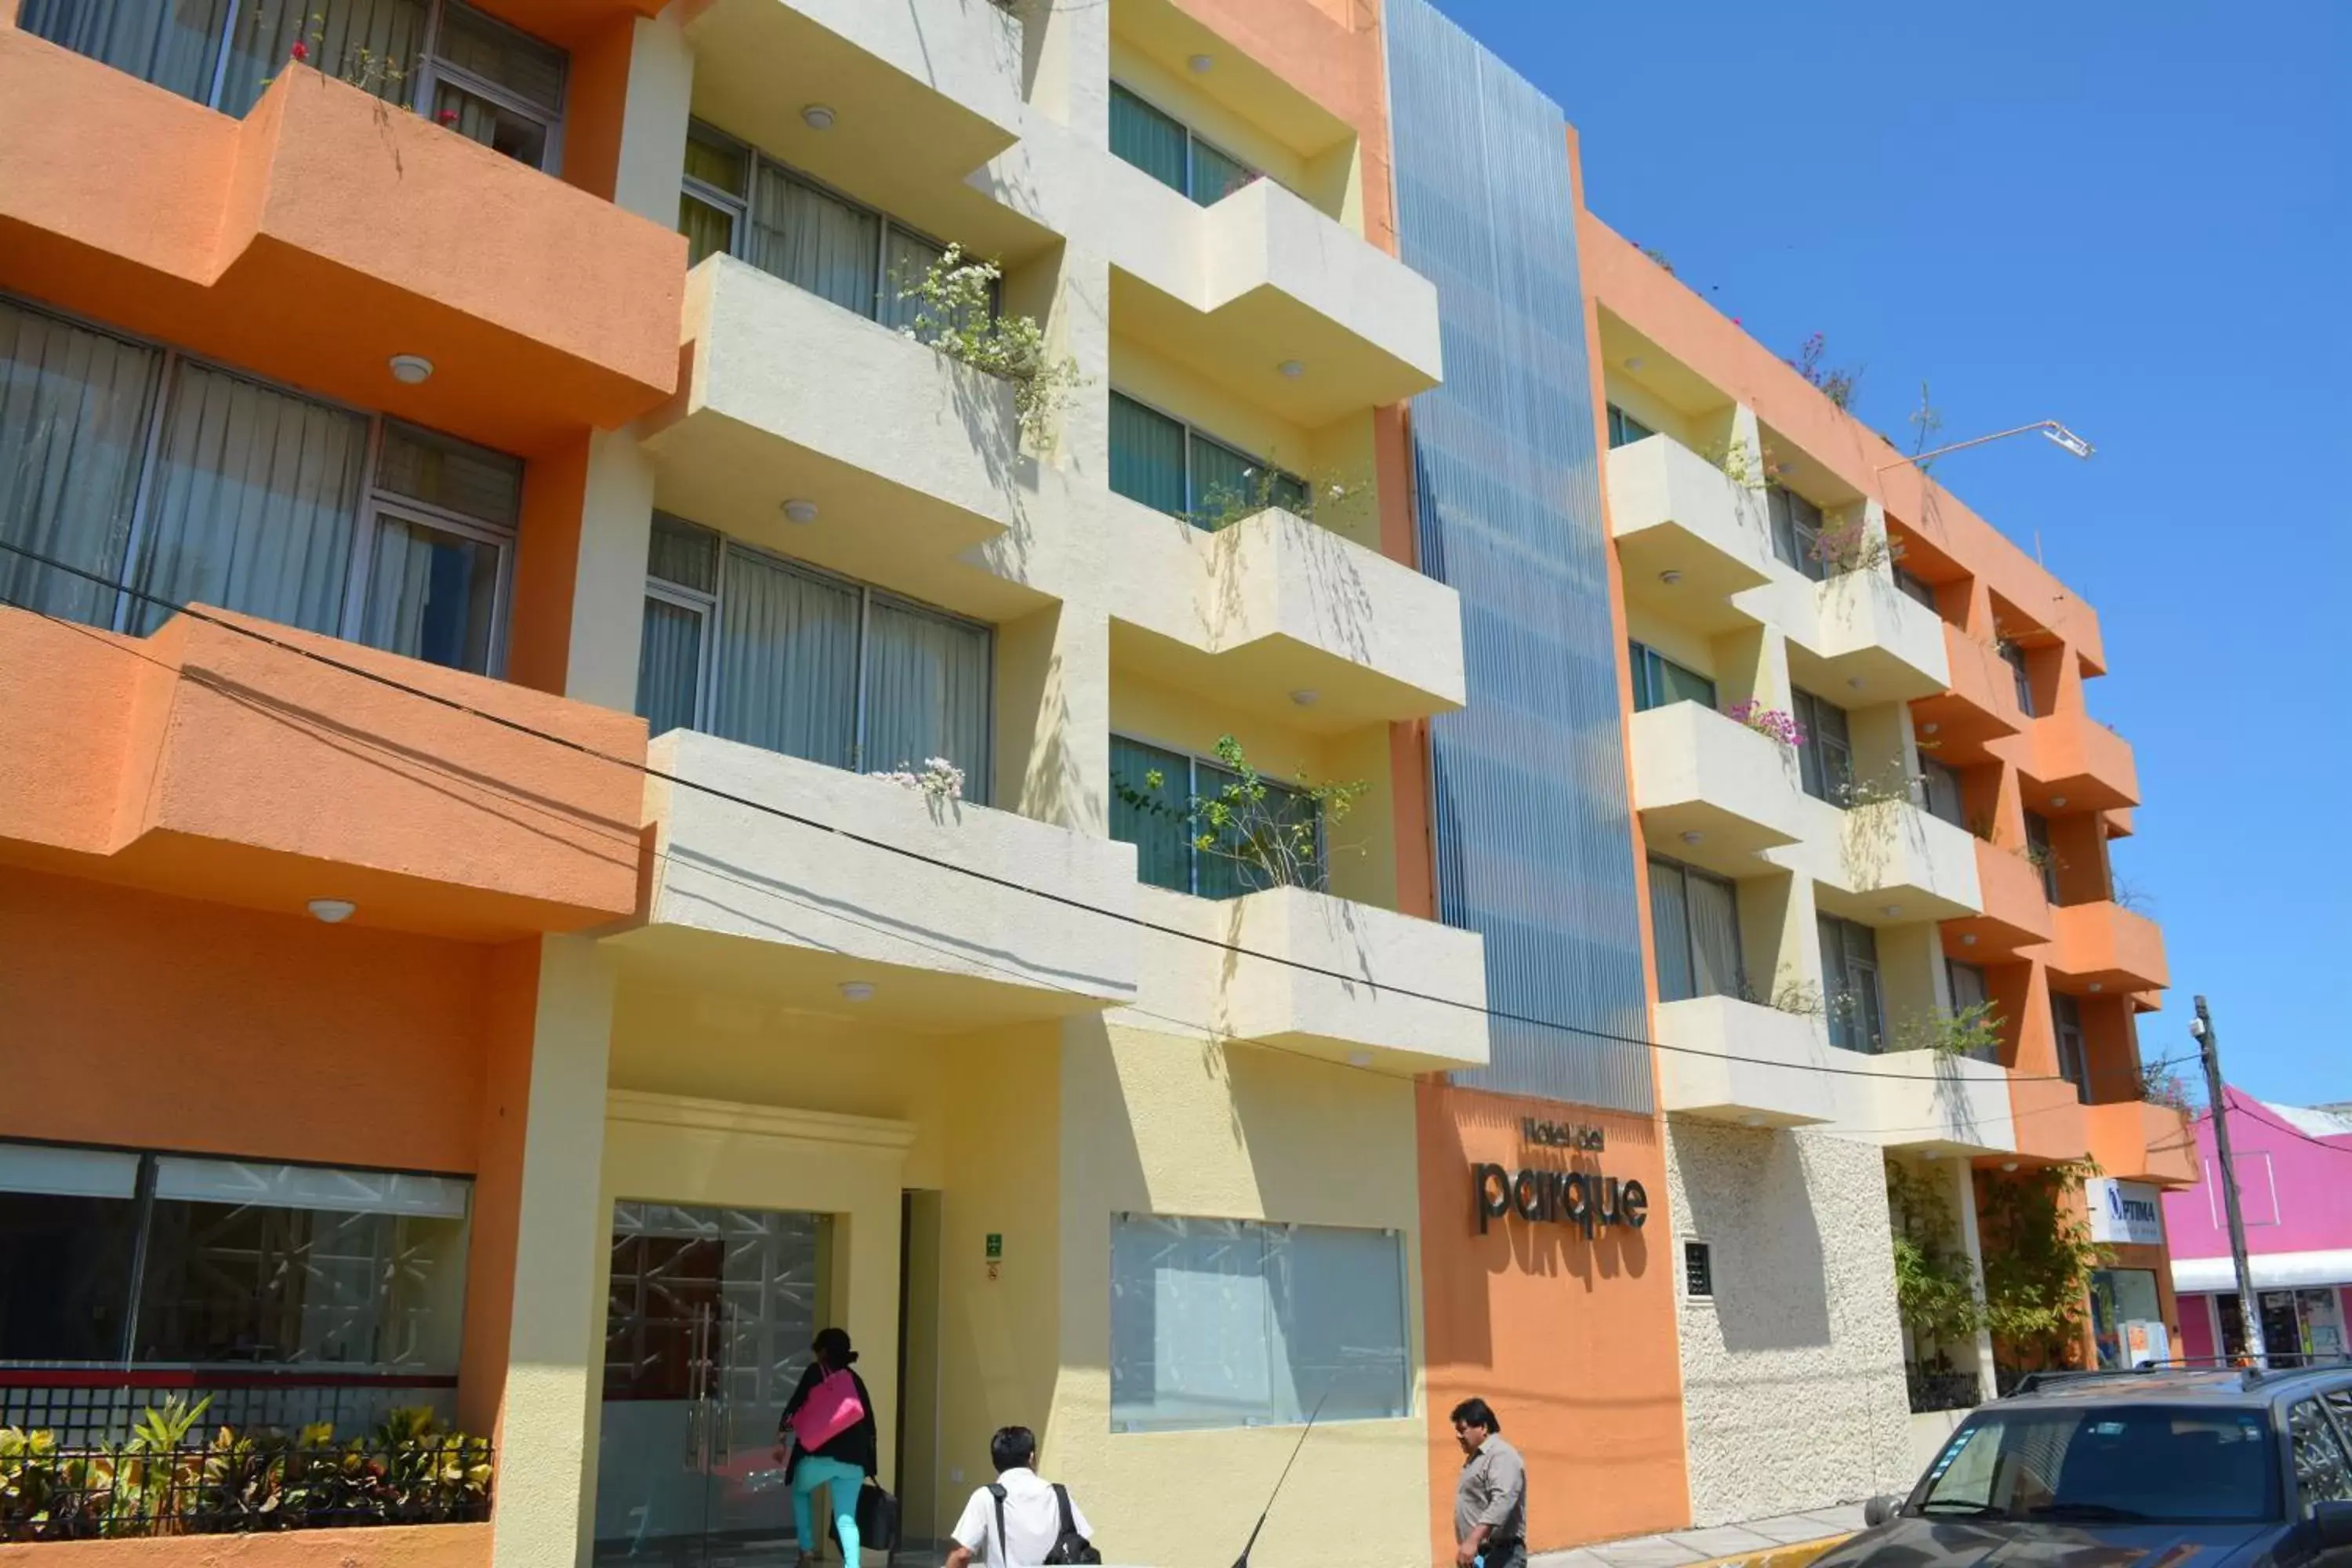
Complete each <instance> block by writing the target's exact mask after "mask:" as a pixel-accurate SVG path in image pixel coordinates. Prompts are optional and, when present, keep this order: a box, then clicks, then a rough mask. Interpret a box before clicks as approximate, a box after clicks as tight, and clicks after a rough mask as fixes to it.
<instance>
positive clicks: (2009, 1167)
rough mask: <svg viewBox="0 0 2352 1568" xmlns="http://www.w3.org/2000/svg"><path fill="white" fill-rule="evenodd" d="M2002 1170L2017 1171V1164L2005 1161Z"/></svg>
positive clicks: (2001, 1166) (2001, 1164)
mask: <svg viewBox="0 0 2352 1568" xmlns="http://www.w3.org/2000/svg"><path fill="white" fill-rule="evenodd" d="M2000 1168H2001V1169H2002V1170H2004V1171H2014V1170H2016V1169H2017V1162H2016V1161H2014V1160H2003V1161H2002V1162H2001V1163H2000Z"/></svg>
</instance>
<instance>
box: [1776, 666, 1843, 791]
mask: <svg viewBox="0 0 2352 1568" xmlns="http://www.w3.org/2000/svg"><path fill="white" fill-rule="evenodd" d="M1789 698H1790V700H1789V706H1790V710H1791V711H1792V714H1793V716H1794V717H1795V719H1796V721H1797V722H1798V724H1799V725H1800V726H1801V727H1802V728H1803V730H1804V732H1805V740H1804V743H1803V744H1802V745H1801V746H1799V747H1798V748H1797V777H1798V781H1799V782H1800V783H1801V784H1803V785H1804V790H1805V793H1806V794H1807V795H1811V796H1812V797H1813V798H1814V799H1815V800H1825V801H1828V802H1829V803H1830V804H1831V805H1836V806H1843V805H1845V804H1846V803H1847V802H1848V801H1849V800H1851V799H1852V798H1853V736H1852V734H1851V733H1850V732H1849V731H1848V729H1847V727H1846V717H1845V710H1844V709H1843V708H1841V707H1839V706H1838V705H1837V704H1836V703H1834V702H1832V701H1831V700H1829V699H1828V698H1826V697H1816V696H1814V695H1813V694H1812V693H1811V692H1810V691H1799V690H1791V691H1790V694H1789Z"/></svg>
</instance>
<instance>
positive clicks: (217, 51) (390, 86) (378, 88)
mask: <svg viewBox="0 0 2352 1568" xmlns="http://www.w3.org/2000/svg"><path fill="white" fill-rule="evenodd" d="M17 25H18V26H21V27H22V28H24V29H25V31H26V32H28V33H32V34H35V35H37V36H38V37H44V38H47V39H48V40H49V41H50V42H51V43H54V44H59V45H62V46H63V47H66V48H68V49H71V50H73V51H74V52H76V53H77V54H83V55H88V56H89V58H92V59H95V60H99V61H100V62H102V63H104V64H106V65H110V66H112V67H113V68H116V69H117V70H121V71H128V72H129V73H130V74H131V75H132V76H135V77H138V78H140V79H142V80H144V81H151V82H153V83H154V84H155V85H156V86H158V87H161V88H163V89H167V90H169V91H172V92H175V93H178V94H179V95H180V96H181V97H183V98H190V99H194V100H195V101H196V102H198V103H202V104H205V105H207V106H209V107H211V108H214V109H217V110H221V111H222V112H224V113H226V114H234V115H236V116H239V117H240V118H241V117H243V116H244V114H245V113H246V111H247V110H250V109H251V108H252V107H253V106H254V104H255V102H257V100H259V99H260V97H261V94H262V89H264V88H266V87H267V86H268V83H269V81H270V79H271V78H272V77H274V76H276V75H277V73H278V71H279V70H281V69H282V68H284V65H285V62H286V60H287V58H288V57H289V55H290V54H291V53H292V52H293V47H294V45H295V44H296V43H297V42H298V41H299V42H300V43H301V44H302V45H303V47H305V48H306V49H307V50H308V51H309V53H310V63H311V64H313V65H315V66H317V67H318V68H320V70H323V71H325V72H326V73H327V74H329V75H330V76H341V78H342V79H345V80H347V81H351V82H353V83H354V84H356V85H359V86H361V87H362V88H363V89H364V90H366V91H369V92H372V93H373V94H374V95H375V96H377V97H378V98H381V99H383V100H386V101H387V102H392V103H397V104H400V105H402V106H404V107H405V108H409V109H414V110H417V111H418V112H419V113H423V112H425V111H426V110H425V106H427V105H430V106H431V112H432V114H433V115H434V116H435V117H436V119H439V120H441V121H442V122H443V123H444V124H446V125H448V126H449V127H450V129H452V130H454V131H456V132H457V133H458V134H459V135H461V136H467V137H470V138H471V139H473V140H474V141H476V142H480V143H482V144H483V145H484V146H486V147H490V148H493V149H495V150H496V151H498V152H500V153H505V154H506V155H507V156H508V157H509V158H513V159H515V160H516V161H517V162H519V163H529V164H530V166H531V167H533V168H535V169H545V170H548V171H549V172H550V173H552V172H553V171H554V170H555V169H556V167H557V166H558V163H559V162H560V152H559V142H560V141H561V131H562V122H563V87H564V76H565V73H566V70H567V68H568V63H569V62H568V58H567V57H566V56H565V54H564V52H563V51H562V49H558V48H555V47H551V46H550V45H547V44H542V43H541V42H540V41H539V40H538V39H536V38H533V37H530V36H528V35H527V34H523V33H519V32H517V31H516V30H515V29H514V28H512V27H509V26H507V25H506V24H505V23H503V22H499V21H496V20H493V19H492V18H491V17H488V16H484V15H483V14H482V13H481V12H479V11H477V10H475V9H474V8H473V7H472V6H471V5H465V4H464V3H463V0H26V7H25V12H24V15H23V16H22V17H21V18H20V19H19V21H18V23H17Z"/></svg>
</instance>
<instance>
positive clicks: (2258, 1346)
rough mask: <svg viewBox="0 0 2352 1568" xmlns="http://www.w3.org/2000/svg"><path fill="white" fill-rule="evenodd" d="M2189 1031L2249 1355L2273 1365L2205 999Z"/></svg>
mask: <svg viewBox="0 0 2352 1568" xmlns="http://www.w3.org/2000/svg"><path fill="white" fill-rule="evenodd" d="M2189 1033H2190V1034H2192V1035H2194V1036H2196V1037H2197V1050H2198V1054H2199V1055H2200V1056H2202V1057H2203V1058H2205V1099H2206V1103H2207V1104H2208V1105H2209V1106H2210V1108H2211V1114H2212V1117H2213V1162H2214V1163H2215V1164H2217V1165H2219V1166H2220V1167H2221V1172H2220V1174H2221V1203H2222V1205H2223V1206H2224V1208H2225V1209H2226V1210H2227V1211H2228V1213H2229V1215H2230V1261H2231V1262H2232V1263H2234V1264H2236V1265H2237V1266H2238V1318H2239V1321H2240V1322H2241V1323H2242V1324H2243V1325H2244V1332H2245V1336H2246V1338H2245V1345H2246V1351H2247V1353H2248V1354H2250V1355H2252V1357H2253V1358H2254V1364H2255V1365H2256V1366H2262V1367H2266V1366H2268V1365H2270V1347H2269V1346H2267V1345H2265V1344H2263V1312H2262V1308H2261V1306H2260V1305H2259V1304H2258V1303H2257V1302H2256V1301H2255V1300H2254V1269H2253V1265H2252V1264H2251V1263H2249V1262H2247V1261H2246V1216H2245V1215H2243V1214H2242V1213H2240V1212H2239V1209H2238V1171H2237V1167H2236V1165H2235V1164H2233V1163H2231V1159H2230V1101H2229V1099H2228V1097H2227V1096H2226V1095H2225V1094H2224V1093H2223V1091H2222V1088H2221V1041H2220V1038H2219V1037H2217V1036H2216V1035H2215V1033H2214V1031H2213V1014H2212V1011H2211V1010H2210V1008H2208V1007H2207V1006H2206V1005H2205V998H2204V997H2202V996H2200V997H2199V998H2197V1016H2196V1017H2194V1018H2192V1019H2191V1020H2189Z"/></svg>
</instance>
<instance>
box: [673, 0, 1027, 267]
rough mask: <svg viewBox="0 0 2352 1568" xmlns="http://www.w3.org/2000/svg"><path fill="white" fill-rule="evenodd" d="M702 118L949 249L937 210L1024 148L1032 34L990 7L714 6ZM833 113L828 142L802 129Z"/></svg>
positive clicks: (698, 10)
mask: <svg viewBox="0 0 2352 1568" xmlns="http://www.w3.org/2000/svg"><path fill="white" fill-rule="evenodd" d="M687 10H688V21H687V23H686V36H687V40H688V43H689V44H690V45H691V46H692V47H693V49H694V110H695V112H696V113H697V114H698V115H700V116H702V117H703V118H704V119H706V120H709V121H711V122H712V123H714V124H718V125H723V126H725V127H726V128H727V129H728V130H729V131H730V132H733V133H734V134H735V135H737V136H740V137H742V138H743V139H744V140H745V141H747V142H751V143H752V144H753V145H755V146H758V147H761V148H762V149H764V150H765V151H766V152H768V153H771V154H772V155H773V156H775V157H777V158H780V159H782V160H783V161H784V162H785V163H790V164H792V165H793V167H795V168H798V169H803V170H806V171H807V172H808V173H810V174H814V175H816V176H817V177H818V178H819V179H822V180H824V181H827V182H829V183H830V184H835V185H836V186H839V187H840V188H841V189H843V190H845V191H852V192H855V193H856V195H858V196H859V198H860V199H861V200H864V201H867V202H870V203H872V204H874V205H877V206H880V207H882V208H884V209H885V210H887V211H889V212H893V213H897V214H898V215H899V216H903V217H906V218H908V219H909V220H911V221H914V222H917V223H921V224H926V225H929V226H935V227H938V228H940V229H941V230H943V231H945V232H947V233H948V234H950V237H951V236H952V235H953V234H955V233H960V232H961V230H960V229H958V228H957V227H956V226H954V225H952V224H949V223H946V222H944V221H942V217H941V215H940V203H941V202H942V201H943V200H952V199H954V196H955V194H956V193H958V192H960V191H961V187H962V185H963V182H964V178H965V176H966V175H968V174H971V172H972V171H973V170H975V169H978V168H979V167H980V166H981V165H982V164H983V163H987V162H988V161H989V160H990V159H992V158H993V157H995V156H996V155H997V154H998V153H1003V152H1004V151H1005V150H1006V149H1007V148H1009V147H1011V146H1013V143H1014V142H1017V141H1018V140H1019V139H1020V134H1021V116H1022V90H1021V82H1022V64H1021V49H1022V44H1021V24H1020V23H1019V22H1018V21H1016V20H1014V19H1013V17H1012V16H1007V15H1006V14H1005V13H1004V12H1003V10H1000V9H999V8H998V7H997V6H996V5H992V4H991V0H893V3H892V4H888V5H877V4H875V0H705V3H704V4H702V5H699V6H688V8H687ZM813 103H814V104H824V105H825V106H826V107H828V108H830V109H832V110H834V115H835V118H834V121H833V122H832V123H831V124H830V125H829V126H827V127H825V128H824V130H822V131H820V130H817V129H815V128H814V127H812V126H811V125H810V124H809V123H808V122H807V121H805V120H803V118H802V116H801V110H803V109H804V108H805V107H807V106H808V105H810V104H813Z"/></svg>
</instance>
